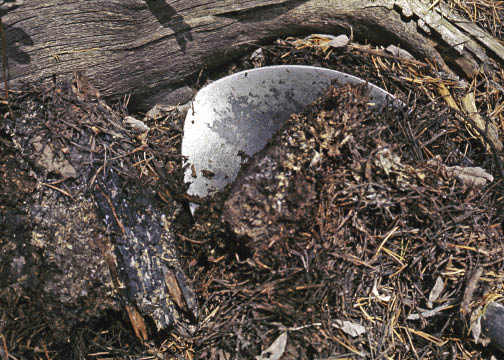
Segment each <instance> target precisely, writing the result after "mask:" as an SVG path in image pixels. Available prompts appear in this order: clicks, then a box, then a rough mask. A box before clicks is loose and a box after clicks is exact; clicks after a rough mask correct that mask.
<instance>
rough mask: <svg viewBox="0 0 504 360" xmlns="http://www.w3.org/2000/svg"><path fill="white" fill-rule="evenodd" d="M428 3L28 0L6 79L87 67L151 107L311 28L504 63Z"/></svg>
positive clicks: (468, 65) (436, 57) (112, 92)
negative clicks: (208, 72)
mask: <svg viewBox="0 0 504 360" xmlns="http://www.w3.org/2000/svg"><path fill="white" fill-rule="evenodd" d="M428 5H429V4H427V5H426V4H423V3H421V2H419V1H408V2H398V1H392V0H376V1H372V2H369V1H368V0H358V1H355V0H340V1H316V0H255V1H246V0H240V1H231V0H226V1H219V2H208V1H203V0H191V1H183V2H170V1H167V0H149V1H143V0H113V1H105V0H93V1H86V2H81V1H76V0H52V1H45V2H40V1H36V0H31V1H29V0H27V1H25V3H24V4H23V5H22V6H20V7H19V8H17V9H15V10H13V11H12V12H10V13H8V14H7V15H6V16H5V17H4V18H3V21H4V24H5V25H6V31H7V40H8V45H7V47H8V48H7V56H8V58H9V79H10V81H11V82H12V83H13V84H17V83H19V82H20V81H25V82H26V81H33V80H38V79H40V78H42V79H45V80H50V79H51V78H52V77H53V75H56V76H57V77H68V76H69V75H70V74H72V73H73V72H74V71H76V70H86V72H87V75H88V76H89V77H90V79H91V80H92V82H93V83H94V84H95V85H96V86H97V87H98V89H100V91H101V92H102V93H103V95H104V96H106V97H114V98H118V97H121V96H123V95H124V94H130V93H132V94H134V95H135V96H133V97H132V100H131V101H132V103H136V104H137V105H138V106H140V107H142V108H148V107H149V106H151V105H153V102H155V101H162V100H163V98H164V97H165V95H167V94H169V93H170V92H171V91H173V90H175V89H177V88H179V87H180V86H181V85H182V83H184V82H185V81H187V79H188V78H189V77H191V76H194V75H196V74H198V73H199V71H200V70H201V69H203V68H205V67H210V68H211V67H217V66H219V65H222V64H224V63H226V62H228V61H230V60H231V59H233V58H236V57H238V56H240V55H241V54H244V52H245V51H247V50H248V49H250V46H251V44H260V43H264V42H265V41H268V40H271V39H274V38H276V37H283V36H289V35H299V34H306V33H312V32H322V33H324V32H325V33H341V32H343V33H347V34H350V33H351V32H352V33H353V34H354V36H355V37H356V38H357V39H361V40H364V39H367V40H369V41H371V42H374V43H378V44H383V45H388V44H400V45H401V47H403V48H405V49H407V50H409V51H410V52H412V53H413V54H415V55H416V56H417V57H418V58H419V59H421V60H423V58H425V57H427V58H429V59H431V60H433V61H434V62H437V63H438V66H439V67H440V68H441V69H444V70H445V71H450V69H449V68H448V66H447V65H446V62H448V63H449V64H453V65H454V68H455V69H456V70H461V71H462V72H463V73H464V74H466V75H468V76H472V75H474V74H475V72H477V70H478V66H479V65H478V64H480V63H481V62H482V59H481V56H483V57H484V60H485V61H483V62H484V64H485V66H490V67H491V63H492V59H491V58H490V56H493V58H494V59H496V60H497V61H502V58H503V57H504V56H502V54H504V52H503V51H502V49H501V48H502V46H501V45H500V44H498V43H496V42H491V41H488V37H482V32H483V31H482V30H481V29H478V28H475V29H474V27H470V28H469V27H468V26H467V25H466V24H464V23H462V22H461V21H460V17H458V18H455V17H453V20H450V19H451V18H450V16H451V13H453V12H451V11H446V10H442V8H440V7H434V8H431V9H430V10H429V7H428ZM404 18H406V19H407V21H403V19H404ZM450 21H453V22H454V24H455V25H456V24H461V26H460V27H457V26H453V24H452V23H450ZM420 27H421V29H420ZM425 30H428V31H430V34H427V33H426V32H425ZM483 33H484V32H483ZM430 40H432V41H430ZM433 41H434V42H436V43H437V45H436V47H435V46H434V45H432V44H433ZM454 41H455V42H458V41H459V42H461V43H467V44H468V45H467V46H466V47H465V48H463V49H460V46H458V47H455V49H456V51H442V52H441V53H442V54H443V56H444V58H443V56H442V55H440V53H439V52H438V50H436V48H441V49H443V48H446V49H449V48H450V47H451V46H455V44H452V42H454ZM485 48H489V49H491V50H492V51H489V52H488V53H487V52H486V51H485ZM485 53H487V55H485ZM489 54H493V55H489Z"/></svg>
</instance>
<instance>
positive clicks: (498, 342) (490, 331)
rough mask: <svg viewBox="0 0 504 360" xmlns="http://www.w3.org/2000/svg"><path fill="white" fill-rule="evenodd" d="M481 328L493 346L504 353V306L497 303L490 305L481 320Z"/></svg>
mask: <svg viewBox="0 0 504 360" xmlns="http://www.w3.org/2000/svg"><path fill="white" fill-rule="evenodd" d="M481 328H482V332H483V334H484V335H485V336H487V337H488V338H489V339H490V341H491V343H492V345H494V346H495V347H496V348H498V349H499V350H500V351H502V352H504V306H502V305H501V304H499V303H496V302H492V303H490V304H488V306H487V307H486V310H485V313H484V315H483V317H482V319H481Z"/></svg>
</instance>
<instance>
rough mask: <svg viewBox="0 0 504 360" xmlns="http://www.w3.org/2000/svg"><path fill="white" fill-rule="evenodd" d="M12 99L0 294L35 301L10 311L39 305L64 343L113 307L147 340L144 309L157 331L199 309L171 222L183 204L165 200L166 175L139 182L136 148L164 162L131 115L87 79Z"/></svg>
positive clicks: (2, 176)
mask: <svg viewBox="0 0 504 360" xmlns="http://www.w3.org/2000/svg"><path fill="white" fill-rule="evenodd" d="M11 106H12V107H13V109H14V112H15V115H16V116H15V120H12V119H7V120H5V121H4V122H2V123H1V124H0V138H1V139H2V142H3V143H4V144H3V145H5V148H4V147H2V151H1V152H0V158H1V160H2V162H1V166H0V186H1V191H0V245H1V246H2V249H3V252H2V257H1V258H0V270H2V274H4V276H3V277H2V279H1V281H0V282H1V284H0V285H1V286H0V289H1V291H0V300H1V302H2V303H3V304H4V303H5V304H8V303H9V300H8V299H11V298H13V297H14V298H15V297H16V296H17V297H18V300H19V298H25V299H33V302H28V303H21V302H20V303H19V304H18V303H17V301H18V300H12V301H13V303H12V304H11V305H10V307H7V308H8V309H10V310H12V309H16V308H17V310H16V311H19V314H18V315H17V317H18V318H19V319H20V321H26V317H25V315H23V314H26V313H37V312H43V313H44V317H43V319H42V320H40V321H42V322H43V323H44V324H50V325H45V326H50V328H51V329H52V333H53V334H60V335H55V337H54V338H58V336H61V337H62V338H59V340H60V341H63V342H66V341H67V339H66V336H69V334H70V330H71V329H72V328H74V327H75V326H76V324H77V323H78V322H79V321H87V320H89V319H90V318H92V317H99V316H103V314H104V313H105V311H106V310H119V309H122V310H124V309H125V308H126V309H127V312H128V314H129V315H130V319H131V321H132V325H133V327H134V329H135V332H136V333H137V335H138V336H139V337H140V338H141V339H142V340H145V339H146V336H147V330H145V324H144V323H143V322H142V321H141V317H140V315H139V313H140V314H141V316H143V317H150V318H152V320H153V321H154V323H155V325H156V326H157V328H158V329H159V330H160V329H165V328H167V327H169V326H171V325H173V324H175V323H177V321H178V319H179V314H180V313H185V314H188V315H191V316H192V317H193V318H195V317H197V305H196V301H195V296H194V294H193V292H192V290H191V288H190V287H189V284H188V281H187V279H186V277H185V275H184V272H183V270H182V269H181V265H180V262H179V258H178V255H177V249H176V247H175V242H176V238H175V235H174V233H173V231H172V228H171V225H172V222H173V218H174V217H175V216H176V215H177V214H178V212H179V211H180V209H181V206H180V205H179V204H178V203H176V202H175V201H172V202H168V203H166V204H164V203H161V201H160V199H159V197H158V196H157V191H158V190H159V189H161V188H162V185H161V180H160V179H159V176H158V177H156V178H150V177H149V176H147V175H145V174H144V176H143V178H142V179H143V181H150V182H149V186H145V184H143V183H142V181H141V180H140V176H139V173H137V172H136V170H135V166H133V163H134V162H138V159H139V158H135V155H140V154H144V155H146V158H145V159H148V158H150V161H152V162H155V161H157V160H156V156H155V155H154V153H155V152H154V150H152V149H149V147H148V146H147V145H145V144H144V145H140V146H138V145H139V144H138V141H137V139H136V138H135V131H133V130H130V129H128V128H127V125H126V123H124V122H123V117H124V116H125V115H124V114H123V113H121V112H120V111H119V110H114V109H112V108H110V107H109V106H108V105H106V104H105V103H104V102H103V100H101V98H100V97H99V96H97V91H96V89H94V88H93V87H92V86H91V85H89V83H88V82H87V80H86V79H85V78H83V77H80V76H78V77H77V78H76V79H75V81H74V82H73V83H72V84H69V83H66V82H65V83H62V84H59V85H58V86H54V87H37V86H34V87H32V88H29V89H25V92H22V93H21V94H19V95H18V97H16V98H13V100H12V102H11ZM11 138H12V139H13V140H12V141H11V140H10V139H11ZM6 139H7V140H6ZM14 144H16V145H14ZM3 145H2V146H3ZM158 163H159V166H161V168H163V166H164V165H161V164H162V162H158ZM4 204H5V205H4ZM170 274H171V278H172V279H174V281H167V276H170ZM173 296H177V298H176V299H175V301H174V299H173ZM177 305H178V306H177ZM137 309H138V310H137ZM138 311H139V312H138Z"/></svg>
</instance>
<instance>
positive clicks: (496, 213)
mask: <svg viewBox="0 0 504 360" xmlns="http://www.w3.org/2000/svg"><path fill="white" fill-rule="evenodd" d="M297 41H298V42H296V41H295V40H294V39H288V40H279V41H277V42H276V43H275V44H272V45H268V46H264V47H262V53H263V57H260V58H259V59H258V58H257V57H250V56H247V57H244V58H242V59H240V60H239V61H237V62H236V63H235V64H231V65H230V66H229V68H228V69H225V70H224V71H222V70H219V71H214V72H212V71H207V72H205V73H203V74H202V76H201V77H200V78H199V79H195V82H194V87H200V86H202V85H203V84H204V83H205V81H207V80H211V79H216V78H219V77H222V76H223V75H225V74H227V73H231V72H235V71H239V70H244V69H248V68H252V67H255V66H265V65H274V64H284V63H289V64H310V65H318V66H324V67H327V68H333V69H336V70H340V71H344V72H347V73H351V74H354V75H357V76H360V77H362V78H364V79H366V80H369V81H372V82H373V83H375V84H377V85H379V86H382V87H383V88H385V89H386V90H387V91H389V92H391V93H393V94H394V95H395V96H396V97H397V98H399V99H400V100H401V101H403V103H404V104H405V105H406V108H405V109H397V108H394V107H388V108H386V109H385V111H384V112H381V113H378V112H375V111H373V110H372V109H371V108H370V106H369V105H368V104H367V100H366V89H365V87H351V86H340V85H338V84H335V85H334V86H333V87H331V88H330V89H328V91H327V93H326V94H325V95H324V96H323V97H322V98H320V99H318V100H317V101H316V102H314V103H313V104H312V105H310V106H309V107H307V108H306V109H305V110H304V111H303V112H301V113H300V114H295V115H293V116H292V117H291V118H290V119H289V120H288V122H287V123H286V125H285V126H284V127H283V128H282V129H281V130H280V131H279V132H278V133H277V134H276V135H275V136H274V137H273V138H272V139H271V141H270V142H269V143H268V145H267V146H266V148H265V149H264V150H262V151H261V152H259V153H258V154H256V155H255V156H254V157H253V158H252V159H250V160H249V162H248V163H247V164H246V165H245V166H244V167H243V169H242V170H241V172H240V174H239V176H238V179H237V180H236V181H235V183H234V184H233V185H232V186H230V187H228V188H227V189H226V191H223V192H221V193H218V194H215V195H214V196H213V197H211V198H208V199H189V198H188V197H187V196H186V195H185V188H186V185H185V184H183V183H182V178H183V177H182V168H181V167H182V161H181V160H182V159H181V156H180V140H181V131H180V129H182V127H183V126H182V124H183V114H181V113H180V112H179V109H177V108H169V109H167V112H165V113H163V114H162V115H159V116H155V117H145V118H143V122H144V125H146V126H148V127H149V131H148V132H145V131H139V130H137V129H135V128H134V127H132V126H127V125H126V120H125V119H126V116H127V115H128V114H127V112H126V108H125V105H126V104H117V105H116V106H112V107H111V106H109V105H107V104H106V103H105V102H104V101H103V100H101V98H100V96H99V94H98V93H97V92H96V90H95V89H93V88H92V86H91V85H88V84H85V77H83V76H81V75H76V77H75V78H74V79H73V82H68V81H65V80H62V81H61V82H58V83H56V84H54V85H53V86H49V87H48V86H42V85H31V86H29V87H26V88H23V89H18V92H15V93H14V94H13V97H12V99H11V101H10V106H11V109H12V110H13V113H14V114H15V116H14V118H13V119H12V118H10V116H9V111H8V108H7V106H5V105H4V106H3V108H2V111H3V113H4V114H5V116H4V121H3V122H2V123H1V125H0V134H1V136H0V140H1V141H2V147H1V149H0V158H1V159H2V161H1V166H0V175H1V176H0V181H1V184H0V185H2V186H1V190H0V204H1V205H0V234H1V235H0V236H1V237H0V239H1V246H2V258H1V260H0V269H1V271H2V274H5V276H4V277H3V278H2V279H1V281H0V285H1V293H0V307H1V309H2V318H3V320H2V322H1V325H0V335H1V336H2V340H3V341H4V343H3V347H2V346H0V348H1V349H2V356H7V354H6V350H5V349H8V351H9V355H12V356H15V357H16V358H22V357H25V358H51V359H56V358H62V359H63V358H140V357H144V358H187V359H192V358H209V359H231V358H238V359H240V358H254V357H255V356H258V355H259V354H261V352H262V351H264V350H265V349H267V348H268V347H269V346H270V345H271V344H272V343H273V342H274V341H275V339H278V338H279V337H280V336H282V334H284V333H285V334H286V337H287V343H286V347H285V349H284V353H283V356H282V359H291V358H322V359H324V358H331V357H333V356H344V357H346V358H359V357H366V358H379V357H386V356H389V357H393V356H395V355H396V354H397V355H398V356H400V357H401V358H414V357H416V358H420V357H421V358H427V359H444V358H457V357H459V358H461V357H463V356H466V357H471V358H478V357H479V358H490V356H492V355H495V356H496V357H499V356H500V355H501V354H500V353H499V352H498V351H497V350H496V349H494V348H493V347H491V346H485V345H483V344H481V343H480V342H475V341H474V340H473V339H472V338H471V337H470V335H469V334H470V331H469V328H470V326H471V318H470V316H471V313H472V312H473V310H475V309H476V308H477V307H478V306H480V305H484V304H486V302H487V301H488V299H489V298H490V297H492V296H493V297H496V296H497V295H498V294H499V292H500V291H501V290H502V275H501V274H502V267H503V266H504V257H503V251H504V244H503V243H502V238H503V236H502V235H503V234H502V228H501V223H502V217H501V214H502V206H501V204H500V203H501V201H500V199H501V197H502V179H503V173H502V164H501V160H500V158H499V157H496V156H494V155H495V146H494V145H490V143H491V139H489V136H488V134H487V132H486V131H477V130H476V129H475V126H474V123H473V122H472V120H471V118H468V117H467V116H465V115H464V114H462V113H460V112H457V111H455V110H453V109H451V108H450V107H448V106H447V105H446V103H445V102H444V100H443V98H442V97H441V96H438V95H436V94H437V90H438V89H439V88H440V86H441V85H443V86H446V87H449V88H450V90H451V91H452V92H453V93H454V94H456V93H464V92H466V91H469V88H465V89H464V88H463V87H462V85H461V83H460V82H458V81H456V80H454V79H451V78H448V77H446V76H445V75H443V74H439V73H437V72H436V70H435V69H433V68H431V67H429V66H428V65H427V64H423V63H421V62H418V61H415V62H408V61H407V60H403V59H398V58H394V57H392V58H391V57H388V56H383V57H380V56H379V54H380V51H381V50H379V49H372V50H373V51H374V52H369V51H368V50H370V49H369V47H364V46H362V47H344V48H336V49H331V48H324V47H321V46H314V45H313V43H312V44H311V45H312V46H304V47H303V46H300V45H299V44H300V41H301V40H297ZM301 42H302V41H301ZM308 42H309V41H308ZM308 42H307V41H306V40H305V43H308ZM382 54H383V55H385V53H383V52H382ZM412 74H414V76H413V75H412ZM432 79H436V80H435V81H434V80H432ZM497 81H499V82H502V79H497ZM502 83H504V82H502ZM484 86H485V84H484V83H482V84H480V87H481V89H483V87H484ZM477 100H478V101H483V99H482V97H479V98H478V99H477ZM498 100H499V98H498V97H497V95H495V94H493V93H492V94H491V95H488V97H486V98H485V99H484V101H485V103H486V104H487V107H486V108H485V109H482V111H481V114H482V116H486V115H487V114H488V113H487V112H490V111H491V109H492V108H495V106H496V104H497V103H498ZM133 115H135V117H136V118H138V119H141V118H142V117H141V115H139V114H133ZM46 149H47V150H46ZM44 159H45V160H46V161H44ZM47 159H49V160H50V161H48V160H47ZM476 167H479V168H480V169H476ZM461 169H462V170H461ZM467 169H471V171H472V172H470V175H469V176H468V177H465V178H464V176H462V175H461V174H462V171H463V170H464V171H465V170H467ZM467 178H468V179H469V180H467ZM189 200H191V201H199V202H200V207H199V209H198V211H197V213H196V215H195V217H194V218H192V217H191V215H190V213H189V207H188V202H189ZM159 224H164V226H160V225H159ZM37 234H38V235H37ZM154 238H155V239H160V240H159V241H158V242H155V241H153V240H152V239H154ZM144 252H145V253H146V254H148V256H146V257H144V256H142V254H143V253H144ZM159 259H161V260H159ZM158 260H159V261H158ZM128 264H132V265H131V266H128ZM167 271H168V272H167ZM475 273H476V274H478V273H479V274H480V276H479V277H474V276H473V275H474V274H475ZM167 274H168V275H167ZM184 274H185V275H184ZM471 279H476V280H475V282H474V281H470V280H471ZM478 279H479V281H478ZM469 284H472V285H471V286H469ZM434 289H436V290H435V291H434ZM467 289H469V290H470V291H467ZM499 289H500V290H499ZM159 291H161V292H162V293H161V294H160V293H159ZM192 291H194V294H195V295H194V296H193V295H192ZM153 298H155V299H158V300H159V299H161V300H160V301H159V302H156V303H149V301H151V300H152V299H153ZM172 299H173V300H172Z"/></svg>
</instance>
